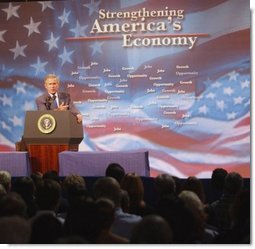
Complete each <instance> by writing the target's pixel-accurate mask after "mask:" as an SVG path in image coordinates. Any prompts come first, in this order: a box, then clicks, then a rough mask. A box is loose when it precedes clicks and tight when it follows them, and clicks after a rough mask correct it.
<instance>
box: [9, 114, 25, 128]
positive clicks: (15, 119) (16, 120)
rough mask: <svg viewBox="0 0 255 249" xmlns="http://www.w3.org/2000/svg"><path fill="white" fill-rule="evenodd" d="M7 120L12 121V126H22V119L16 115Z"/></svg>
mask: <svg viewBox="0 0 255 249" xmlns="http://www.w3.org/2000/svg"><path fill="white" fill-rule="evenodd" d="M9 120H10V121H11V122H12V123H13V126H22V119H21V118H18V117H17V116H16V115H14V117H13V118H9Z"/></svg>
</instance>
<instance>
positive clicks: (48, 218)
mask: <svg viewBox="0 0 255 249" xmlns="http://www.w3.org/2000/svg"><path fill="white" fill-rule="evenodd" d="M61 236H62V224H61V222H60V221H59V220H58V218H57V217H55V216H53V215H52V214H49V213H44V214H40V215H38V216H35V217H34V219H33V220H32V224H31V239H30V243H31V244H54V243H56V241H57V239H59V238H60V237H61Z"/></svg>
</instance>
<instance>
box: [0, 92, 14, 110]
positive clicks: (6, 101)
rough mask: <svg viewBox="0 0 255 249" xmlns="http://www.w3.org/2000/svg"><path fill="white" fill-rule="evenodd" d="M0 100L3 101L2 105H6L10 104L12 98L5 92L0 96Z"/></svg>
mask: <svg viewBox="0 0 255 249" xmlns="http://www.w3.org/2000/svg"><path fill="white" fill-rule="evenodd" d="M0 100H1V101H2V103H3V106H6V105H8V106H10V107H11V106H12V99H11V98H8V97H7V96H6V95H5V94H4V96H3V97H0Z"/></svg>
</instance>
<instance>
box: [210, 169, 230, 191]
mask: <svg viewBox="0 0 255 249" xmlns="http://www.w3.org/2000/svg"><path fill="white" fill-rule="evenodd" d="M227 174H228V172H227V171H226V170H225V169H223V168H216V169H214V170H213V172H212V176H211V183H212V186H213V187H214V188H215V189H217V190H220V191H222V190H223V186H224V182H225V177H226V175H227Z"/></svg>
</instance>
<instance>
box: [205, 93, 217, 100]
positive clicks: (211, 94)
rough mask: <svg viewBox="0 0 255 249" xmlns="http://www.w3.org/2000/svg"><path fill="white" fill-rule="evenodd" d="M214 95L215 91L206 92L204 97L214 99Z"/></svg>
mask: <svg viewBox="0 0 255 249" xmlns="http://www.w3.org/2000/svg"><path fill="white" fill-rule="evenodd" d="M215 96H216V95H215V93H212V92H210V93H208V94H207V95H206V98H207V99H214V98H215Z"/></svg>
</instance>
